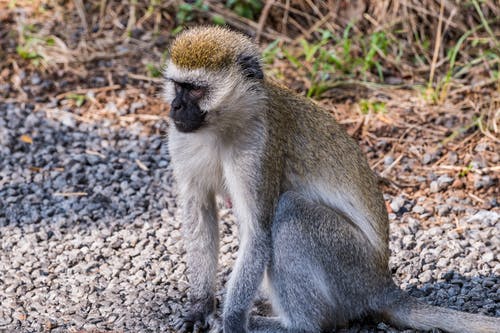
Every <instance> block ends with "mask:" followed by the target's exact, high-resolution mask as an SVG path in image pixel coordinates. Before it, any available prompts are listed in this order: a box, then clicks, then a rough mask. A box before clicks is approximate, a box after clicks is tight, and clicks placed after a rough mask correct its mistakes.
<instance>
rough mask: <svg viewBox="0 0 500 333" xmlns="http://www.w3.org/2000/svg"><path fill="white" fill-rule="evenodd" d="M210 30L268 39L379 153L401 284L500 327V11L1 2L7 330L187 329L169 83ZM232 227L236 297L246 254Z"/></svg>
mask: <svg viewBox="0 0 500 333" xmlns="http://www.w3.org/2000/svg"><path fill="white" fill-rule="evenodd" d="M199 24H216V25H226V26H229V27H231V28H232V29H235V30H238V31H241V32H242V33H244V34H247V35H249V36H250V37H251V38H253V39H254V40H255V41H256V42H257V43H258V44H259V47H260V49H261V51H262V58H263V63H264V66H265V74H266V76H267V78H268V79H272V80H276V81H278V82H281V83H282V84H284V85H286V86H288V87H290V88H291V89H292V90H293V91H295V92H296V93H298V94H300V95H303V96H308V97H310V98H312V99H313V100H314V101H315V102H316V103H318V104H320V105H321V106H323V107H324V108H325V109H326V110H328V111H329V112H331V114H332V117H335V118H336V119H338V120H339V122H340V123H341V124H342V125H343V126H345V127H346V129H347V131H348V132H349V133H350V134H351V135H352V136H353V137H355V138H356V140H357V141H358V142H359V143H360V145H361V148H362V149H363V151H364V152H365V153H366V155H367V157H368V161H369V163H370V165H371V167H372V168H373V170H374V171H375V172H376V174H377V175H378V177H379V180H380V186H381V188H382V190H383V193H384V199H385V202H386V206H387V210H388V213H389V219H390V222H391V224H390V226H391V238H390V247H391V250H392V256H391V262H390V268H391V271H392V273H393V276H394V279H395V280H396V282H397V283H398V285H400V286H401V287H402V288H403V289H405V290H407V291H409V292H410V293H411V294H412V295H414V296H417V297H419V298H421V299H423V300H424V301H426V302H428V303H431V304H437V305H441V306H448V307H452V308H455V309H460V310H464V311H469V312H481V313H484V314H488V315H491V316H497V317H498V316H500V298H499V293H498V290H499V288H500V257H499V253H500V248H499V246H500V245H499V244H500V241H499V233H498V225H499V224H498V222H499V221H500V206H499V202H498V201H499V198H500V186H499V175H500V154H499V153H500V135H499V134H500V75H499V70H500V1H498V0H464V1H459V0H456V1H455V0H419V1H416V0H392V1H388V0H380V1H375V0H353V1H347V0H345V1H344V0H338V1H334V0H329V1H318V0H300V1H299V0H274V1H260V0H226V1H211V0H206V1H201V0H197V1H189V2H186V1H173V0H165V1H160V0H149V1H148V0H129V1H115V0H89V1H84V0H74V1H64V0H57V1H56V0H46V1H42V0H31V1H28V0H0V286H1V287H0V331H6V332H42V331H45V332H53V333H63V332H64V333H66V332H80V333H83V332H86V333H89V332H93V333H97V332H104V331H106V332H108V331H116V332H175V324H176V323H178V322H179V320H181V318H182V316H181V314H182V313H183V311H185V304H186V291H187V288H188V283H187V279H186V275H185V270H186V265H185V262H184V259H183V254H184V250H183V247H182V237H181V232H180V220H179V219H176V218H175V214H176V211H177V204H176V192H175V189H174V182H173V178H172V175H171V170H170V157H169V154H168V149H167V147H166V146H167V144H166V140H165V139H166V135H168V126H167V125H168V111H169V107H168V105H166V104H165V103H164V102H163V101H162V98H161V90H162V78H161V77H162V70H163V67H162V66H163V64H164V63H165V59H167V57H168V45H169V43H170V41H171V40H172V39H173V38H174V37H175V36H176V35H177V34H178V33H180V32H181V31H183V30H184V29H187V28H188V27H190V26H194V25H199ZM220 220H221V221H220V232H221V251H220V252H221V253H220V263H221V265H220V267H219V273H218V280H217V284H218V288H217V290H218V292H217V299H218V301H219V304H221V302H222V301H223V300H222V299H223V292H224V283H225V281H227V278H228V276H229V273H230V271H231V266H232V263H233V262H234V259H235V256H236V252H237V249H238V242H237V239H238V238H237V228H236V227H235V223H234V217H233V215H232V212H231V210H230V209H225V208H223V207H221V213H220ZM218 314H219V315H220V307H219V309H218ZM381 331H382V332H396V330H395V329H394V328H391V327H389V326H387V325H386V324H383V323H378V324H377V323H371V324H368V326H364V324H361V323H353V325H352V327H351V328H350V329H349V330H346V331H342V332H381ZM405 332H411V331H405Z"/></svg>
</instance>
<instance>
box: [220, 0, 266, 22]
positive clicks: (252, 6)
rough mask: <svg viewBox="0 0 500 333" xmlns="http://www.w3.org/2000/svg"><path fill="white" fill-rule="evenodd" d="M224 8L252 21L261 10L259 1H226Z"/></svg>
mask: <svg viewBox="0 0 500 333" xmlns="http://www.w3.org/2000/svg"><path fill="white" fill-rule="evenodd" d="M226 7H227V8H229V9H231V10H232V11H234V12H235V13H236V14H238V15H240V16H243V17H246V18H248V19H250V20H254V19H255V18H257V16H258V15H259V13H260V11H261V10H262V1H261V0H227V1H226Z"/></svg>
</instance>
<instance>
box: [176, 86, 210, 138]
mask: <svg viewBox="0 0 500 333" xmlns="http://www.w3.org/2000/svg"><path fill="white" fill-rule="evenodd" d="M173 85H174V91H175V97H174V99H173V100H172V102H171V104H170V118H172V120H173V122H174V125H175V127H176V128H177V130H179V131H180V132H184V133H189V132H194V131H196V130H197V129H198V128H200V127H201V126H202V125H203V124H204V121H205V116H206V112H204V111H203V110H201V109H200V106H199V102H200V99H201V98H203V96H204V95H205V94H206V91H207V88H206V87H203V86H196V85H193V84H190V83H186V82H176V81H173Z"/></svg>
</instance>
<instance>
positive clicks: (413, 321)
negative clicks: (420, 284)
mask: <svg viewBox="0 0 500 333" xmlns="http://www.w3.org/2000/svg"><path fill="white" fill-rule="evenodd" d="M395 288H396V287H395ZM391 294H392V295H393V296H395V297H392V300H391V301H390V302H389V304H388V306H387V307H386V308H385V309H384V311H383V316H384V317H385V318H387V319H388V320H389V322H391V323H392V324H394V325H397V326H401V327H412V328H414V329H418V330H424V331H430V330H432V329H433V328H439V329H441V330H443V331H446V332H453V333H472V332H474V333H500V318H494V317H487V316H483V315H478V314H472V313H467V312H460V311H456V310H451V309H447V308H442V307H438V306H433V305H429V304H426V303H424V302H421V301H419V300H418V299H416V298H414V297H412V296H410V295H409V294H407V293H405V292H403V291H402V290H400V289H399V288H398V289H397V290H393V292H392V293H391Z"/></svg>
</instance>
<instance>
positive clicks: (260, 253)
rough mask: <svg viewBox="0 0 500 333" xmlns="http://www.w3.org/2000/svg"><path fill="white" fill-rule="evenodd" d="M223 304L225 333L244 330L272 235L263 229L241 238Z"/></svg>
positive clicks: (260, 279)
mask: <svg viewBox="0 0 500 333" xmlns="http://www.w3.org/2000/svg"><path fill="white" fill-rule="evenodd" d="M240 244H241V245H240V249H239V251H238V259H237V261H236V264H235V266H234V269H233V272H232V275H231V280H230V282H229V286H228V291H227V295H226V300H225V304H224V315H223V318H224V332H225V333H236V332H246V327H247V323H248V313H249V311H250V307H251V306H252V302H253V300H254V297H255V294H256V293H257V289H258V287H259V285H260V283H261V282H262V278H263V276H264V270H265V268H266V266H267V265H268V262H269V259H270V255H271V235H270V233H269V232H267V231H264V230H262V229H259V230H254V234H253V235H251V236H249V237H248V236H247V237H244V239H243V240H242V242H241V243H240Z"/></svg>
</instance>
